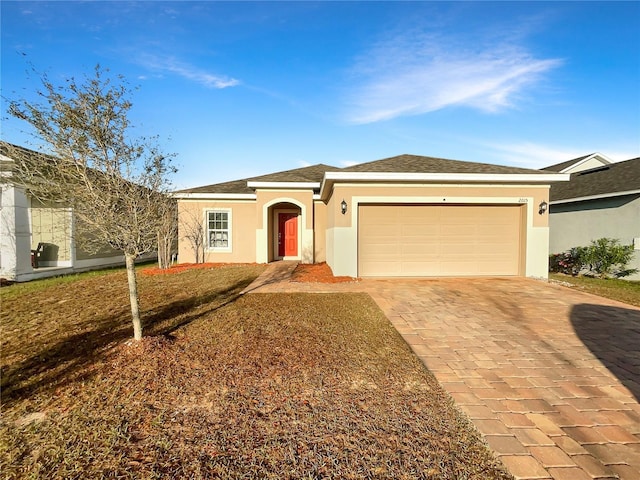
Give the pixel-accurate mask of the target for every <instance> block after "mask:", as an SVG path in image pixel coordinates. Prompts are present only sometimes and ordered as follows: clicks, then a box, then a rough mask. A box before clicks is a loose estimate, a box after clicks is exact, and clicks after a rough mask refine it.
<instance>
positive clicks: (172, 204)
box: [158, 196, 178, 269]
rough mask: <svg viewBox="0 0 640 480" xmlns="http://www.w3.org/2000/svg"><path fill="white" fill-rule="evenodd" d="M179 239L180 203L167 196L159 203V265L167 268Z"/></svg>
mask: <svg viewBox="0 0 640 480" xmlns="http://www.w3.org/2000/svg"><path fill="white" fill-rule="evenodd" d="M177 240H178V204H177V202H176V200H175V199H174V198H172V197H168V196H167V197H165V198H163V199H162V200H161V203H159V204H158V266H159V267H160V268H161V269H167V268H169V267H170V266H171V257H172V256H173V253H174V252H175V249H176V247H177Z"/></svg>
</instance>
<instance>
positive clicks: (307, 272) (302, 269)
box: [291, 262, 359, 283]
mask: <svg viewBox="0 0 640 480" xmlns="http://www.w3.org/2000/svg"><path fill="white" fill-rule="evenodd" d="M358 280H359V279H358V278H353V277H335V276H334V275H333V272H332V271H331V267H329V265H327V264H326V263H324V262H322V263H315V264H309V265H303V264H299V265H298V266H297V267H296V269H295V270H294V271H293V274H292V275H291V281H292V282H300V283H345V282H357V281H358Z"/></svg>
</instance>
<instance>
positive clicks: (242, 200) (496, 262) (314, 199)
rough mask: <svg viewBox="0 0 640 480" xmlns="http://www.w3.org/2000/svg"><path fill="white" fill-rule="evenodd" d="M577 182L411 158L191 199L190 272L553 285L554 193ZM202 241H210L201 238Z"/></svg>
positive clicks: (191, 193) (202, 191) (183, 249)
mask: <svg viewBox="0 0 640 480" xmlns="http://www.w3.org/2000/svg"><path fill="white" fill-rule="evenodd" d="M568 178H569V176H568V175H565V174H558V173H551V172H542V171H539V170H530V169H523V168H515V167H506V166H499V165H489V164H482V163H471V162H461V161H456V160H445V159H440V158H431V157H421V156H415V155H400V156H397V157H392V158H386V159H383V160H378V161H374V162H369V163H364V164H360V165H355V166H352V167H348V168H342V169H340V168H336V167H330V166H327V165H314V166H311V167H306V168H298V169H295V170H288V171H284V172H279V173H272V174H268V175H263V176H259V177H253V178H248V179H244V180H237V181H232V182H225V183H220V184H215V185H208V186H204V187H198V188H192V189H187V190H182V191H180V192H178V193H177V194H176V197H177V198H178V211H179V214H178V215H179V251H178V261H179V262H181V263H192V262H194V261H196V256H195V250H197V248H196V246H194V242H193V235H192V234H193V233H194V232H196V238H198V239H199V238H204V260H205V261H206V262H230V263H231V262H257V263H268V262H271V261H274V260H279V259H285V260H286V259H292V260H298V261H300V262H302V263H318V262H324V261H326V262H327V263H328V264H329V266H330V267H331V268H332V270H333V273H334V274H335V275H347V276H352V277H402V276H411V277H417V276H444V275H452V276H453V275H455V276H474V275H482V276H494V275H514V276H518V275H519V276H527V277H544V278H546V277H547V265H548V246H549V244H548V242H549V229H548V215H547V214H546V213H545V212H546V206H547V202H548V201H549V196H548V195H549V185H550V184H551V183H552V182H556V181H566V180H568ZM200 235H202V237H200Z"/></svg>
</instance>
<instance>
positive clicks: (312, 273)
mask: <svg viewBox="0 0 640 480" xmlns="http://www.w3.org/2000/svg"><path fill="white" fill-rule="evenodd" d="M248 265H256V264H255V263H180V264H178V265H173V266H172V267H169V268H168V269H166V270H162V269H160V268H158V267H151V268H145V269H144V270H142V274H143V275H147V276H153V275H171V274H173V273H180V272H184V271H186V270H193V269H201V268H225V267H237V266H248ZM291 281H292V282H299V283H345V282H357V281H358V279H357V278H353V277H335V276H334V275H333V272H332V271H331V267H329V265H327V264H326V263H325V262H322V263H315V264H305V265H303V264H299V265H298V266H297V267H296V269H295V270H294V271H293V274H292V275H291Z"/></svg>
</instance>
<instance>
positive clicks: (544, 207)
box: [538, 200, 549, 215]
mask: <svg viewBox="0 0 640 480" xmlns="http://www.w3.org/2000/svg"><path fill="white" fill-rule="evenodd" d="M538 208H539V210H538V214H540V215H544V212H546V211H547V208H549V204H547V202H545V201H544V200H543V201H541V202H540V205H538Z"/></svg>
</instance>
